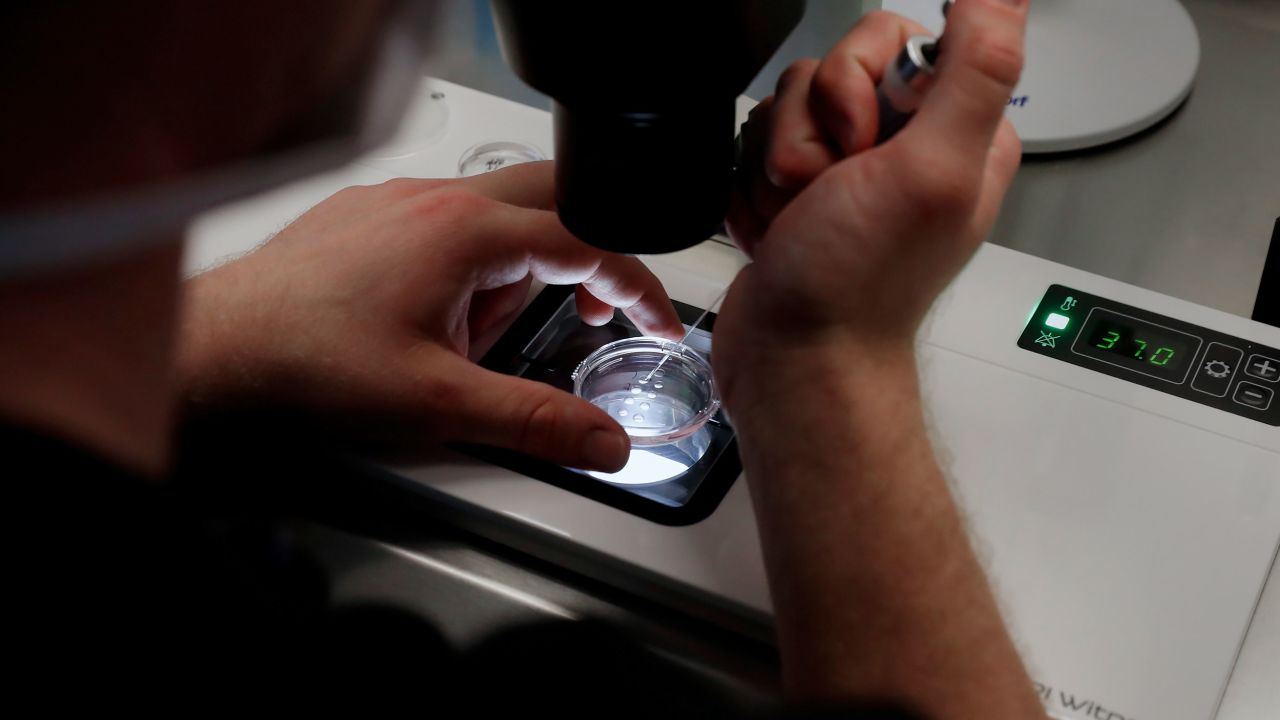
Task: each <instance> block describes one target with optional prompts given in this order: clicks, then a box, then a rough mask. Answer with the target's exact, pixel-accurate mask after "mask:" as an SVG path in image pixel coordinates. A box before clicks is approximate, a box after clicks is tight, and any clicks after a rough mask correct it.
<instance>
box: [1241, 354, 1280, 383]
mask: <svg viewBox="0 0 1280 720" xmlns="http://www.w3.org/2000/svg"><path fill="white" fill-rule="evenodd" d="M1244 372H1245V374H1246V375H1248V376H1249V377H1256V378H1258V379H1260V380H1266V381H1267V382H1276V381H1278V380H1280V360H1276V359H1275V358H1269V357H1266V356H1264V355H1257V354H1255V355H1250V356H1249V362H1247V363H1245V364H1244Z"/></svg>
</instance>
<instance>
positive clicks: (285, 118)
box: [0, 0, 421, 271]
mask: <svg viewBox="0 0 1280 720" xmlns="http://www.w3.org/2000/svg"><path fill="white" fill-rule="evenodd" d="M413 7H414V8H415V9H419V8H418V6H416V5H415V6H413ZM405 9H406V6H405V5H403V4H402V3H399V2H396V1H395V0H370V1H368V2H358V3H352V2H345V1H344V0H279V1H278V2H266V3H261V2H225V1H224V2H215V1H213V0H197V1H194V2H180V3H174V2H166V1H164V0H137V1H134V2H123V3H96V2H88V1H79V2H60V3H22V4H17V5H14V6H13V7H10V8H6V9H5V10H4V11H0V43H2V44H3V47H4V48H5V49H4V52H5V53H7V54H8V57H7V58H6V59H5V61H4V63H3V69H2V70H0V73H3V81H2V86H3V87H4V90H5V94H6V105H7V106H8V107H9V108H10V110H9V111H7V112H5V113H3V114H0V157H4V158H5V159H6V161H7V165H8V167H7V172H6V173H4V175H3V179H0V226H3V227H9V226H5V225H4V223H3V221H4V220H9V219H13V218H24V217H29V216H30V214H31V213H44V214H46V216H47V215H52V216H55V217H56V216H57V215H58V211H59V210H63V209H72V208H77V207H82V206H84V205H86V204H90V205H92V204H94V203H102V202H104V201H109V200H110V199H112V198H115V197H120V196H128V195H138V194H145V193H147V192H150V191H152V190H153V189H154V188H156V187H164V186H167V185H172V184H174V183H180V182H182V181H184V180H186V179H189V178H190V177H191V176H193V175H195V176H199V175H202V174H209V173H218V172H220V171H223V172H222V174H224V175H225V174H226V173H225V172H224V171H225V170H226V169H227V168H228V167H234V166H236V165H237V164H241V163H243V162H244V161H245V160H247V159H250V158H260V157H262V156H264V155H265V156H270V155H273V154H285V151H286V150H287V149H293V148H297V147H301V146H306V145H307V144H308V143H314V142H315V141H318V140H323V139H332V137H330V136H332V135H334V134H335V133H338V134H340V133H343V132H345V133H347V134H348V135H352V134H353V131H354V130H355V128H354V127H353V121H354V120H356V119H358V118H360V117H362V115H361V110H362V108H363V105H364V104H366V103H367V102H368V100H369V97H368V95H369V92H368V91H369V89H370V88H371V87H372V82H373V78H374V75H375V74H376V70H377V69H378V68H379V67H380V66H382V65H383V64H385V63H383V60H385V56H386V52H385V49H386V40H387V38H388V37H389V32H390V28H391V27H392V25H393V23H394V22H396V21H400V22H402V23H403V22H404V20H405V14H404V12H403V11H404V10H405ZM419 15H420V13H419ZM412 19H413V20H414V21H420V20H421V18H420V17H413V18H412ZM349 139H354V138H349ZM179 224H180V222H179ZM19 234H20V233H13V232H11V233H9V235H10V237H9V238H2V237H0V265H2V264H3V258H4V255H5V253H6V252H10V251H12V247H9V248H6V247H4V243H6V242H20V241H22V239H21V238H16V239H15V237H14V236H15V235H19ZM0 235H3V233H0ZM34 237H36V238H37V240H31V239H30V237H28V238H27V240H28V242H37V241H38V234H37V235H35V236H34ZM2 270H3V268H0V271H2Z"/></svg>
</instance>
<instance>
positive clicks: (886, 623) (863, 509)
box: [740, 350, 1043, 718]
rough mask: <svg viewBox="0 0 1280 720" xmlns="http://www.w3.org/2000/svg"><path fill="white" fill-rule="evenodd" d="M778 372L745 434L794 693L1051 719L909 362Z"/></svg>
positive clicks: (899, 357)
mask: <svg viewBox="0 0 1280 720" xmlns="http://www.w3.org/2000/svg"><path fill="white" fill-rule="evenodd" d="M778 367H779V368H780V370H779V371H778V372H782V373H786V374H787V375H789V377H777V376H776V374H775V376H774V379H773V380H772V381H771V382H770V384H771V385H773V386H774V387H775V388H778V390H779V391H782V392H778V391H770V390H763V391H762V392H761V393H760V397H761V398H768V399H767V402H768V403H769V404H770V407H769V409H768V411H767V412H761V411H760V410H761V409H762V408H760V407H755V408H754V409H753V410H752V411H751V412H748V413H745V414H744V416H743V417H744V420H745V421H744V422H742V423H740V432H741V435H742V446H743V448H744V450H743V459H744V463H745V466H746V472H747V477H748V478H749V481H750V483H751V489H752V494H753V498H754V502H755V506H756V514H757V518H758V520H759V523H760V528H761V534H762V542H763V546H764V548H765V554H766V562H767V564H768V568H769V578H770V585H771V588H772V592H773V600H774V605H775V608H776V611H777V622H778V634H779V642H780V644H781V649H782V655H783V666H784V675H785V678H784V680H785V683H786V685H787V687H788V689H789V690H790V691H791V692H792V693H794V694H795V695H798V696H803V697H811V698H826V699H834V698H849V697H876V698H884V699H893V700H898V701H902V702H904V703H907V704H908V705H909V706H912V707H915V708H917V709H919V710H921V711H922V712H924V713H925V714H926V715H927V716H928V717H930V718H970V717H972V718H977V717H982V718H991V717H999V718H1035V717H1043V710H1042V709H1041V707H1040V704H1039V701H1038V699H1037V698H1036V696H1035V695H1034V693H1033V692H1032V689H1031V681H1030V680H1029V678H1028V677H1027V675H1026V672H1025V670H1024V669H1023V667H1022V663H1021V660H1020V659H1019V657H1018V654H1017V652H1016V650H1015V649H1014V647H1013V644H1012V642H1011V641H1010V639H1009V636H1008V633H1007V632H1006V630H1005V628H1004V625H1003V622H1002V620H1001V618H1000V615H999V612H998V609H997V607H996V604H995V601H994V599H993V597H992V594H991V591H990V589H989V587H988V585H987V581H986V578H985V576H984V574H983V572H982V568H981V566H980V565H979V563H978V562H977V560H976V558H975V556H974V553H973V551H972V549H971V546H970V544H969V539H968V537H967V534H966V532H965V528H964V524H963V521H962V520H961V517H960V514H959V513H958V511H957V509H956V506H955V503H954V501H953V499H952V497H951V494H950V492H949V491H948V488H947V483H946V481H945V479H944V477H943V475H942V473H941V471H940V470H939V468H938V464H937V461H936V460H935V458H934V455H933V451H932V448H931V447H930V445H929V440H928V437H927V434H926V430H925V425H924V420H923V417H922V413H921V407H920V398H919V388H918V383H917V380H916V374H915V373H916V371H915V366H914V362H913V360H912V356H911V353H910V352H909V351H907V350H903V351H901V352H891V353H886V354H882V355H880V356H878V357H877V356H872V355H871V354H861V353H858V352H856V351H853V350H844V351H839V352H832V353H821V352H820V353H810V352H806V353H804V357H798V358H791V359H789V360H788V361H787V362H785V363H779V364H778ZM753 400H754V398H753Z"/></svg>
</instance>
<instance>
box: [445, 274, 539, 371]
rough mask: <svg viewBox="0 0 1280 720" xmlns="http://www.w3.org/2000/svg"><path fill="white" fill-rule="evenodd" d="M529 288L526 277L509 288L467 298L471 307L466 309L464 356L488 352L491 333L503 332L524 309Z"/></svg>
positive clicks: (488, 291)
mask: <svg viewBox="0 0 1280 720" xmlns="http://www.w3.org/2000/svg"><path fill="white" fill-rule="evenodd" d="M532 284H533V278H532V277H529V276H526V277H525V278H524V279H523V280H521V281H519V282H516V283H513V284H511V285H504V286H502V287H500V288H494V289H492V290H481V291H479V292H477V293H475V294H474V295H472V296H471V304H470V306H469V307H468V308H467V336H468V338H469V340H470V342H469V347H468V348H467V349H466V352H467V353H468V354H470V355H472V356H474V355H475V352H476V349H477V348H483V349H488V346H489V345H490V344H491V342H490V341H492V340H496V339H497V338H496V337H493V333H494V332H495V331H499V330H504V329H506V325H507V324H508V323H509V322H510V321H511V320H514V319H515V316H516V313H518V312H519V311H520V308H522V307H524V302H525V300H526V299H528V297H529V286H530V285H532ZM460 349H461V348H460Z"/></svg>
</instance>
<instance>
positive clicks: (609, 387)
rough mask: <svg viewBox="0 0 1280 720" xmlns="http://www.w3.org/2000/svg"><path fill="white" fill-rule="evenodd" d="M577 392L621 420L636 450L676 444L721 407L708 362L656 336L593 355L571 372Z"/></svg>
mask: <svg viewBox="0 0 1280 720" xmlns="http://www.w3.org/2000/svg"><path fill="white" fill-rule="evenodd" d="M664 358H665V361H664ZM573 392H574V394H575V395H577V396H578V397H580V398H583V399H584V400H586V401H587V402H589V403H591V404H592V405H595V406H596V407H598V408H600V409H601V410H604V411H605V412H606V413H609V415H610V417H612V418H613V419H614V420H617V421H618V423H619V424H621V425H622V427H623V428H625V429H626V431H627V434H628V435H630V436H631V444H632V445H633V446H646V445H664V444H667V443H674V442H677V441H679V440H681V439H683V438H686V437H688V436H690V435H692V434H693V433H695V432H697V431H698V430H699V429H701V428H702V426H703V425H705V424H706V422H707V420H709V419H711V417H712V416H713V415H715V414H716V411H717V410H718V409H719V408H720V396H719V394H718V393H717V392H716V384H715V379H714V378H713V377H712V375H711V365H710V363H708V362H707V360H706V358H704V357H702V355H700V354H699V353H698V352H697V351H696V350H694V349H693V348H690V347H688V346H687V345H681V344H680V343H678V342H673V341H671V340H666V339H663V338H656V337H636V338H627V339H625V340H617V341H615V342H611V343H609V344H608V345H605V346H603V347H601V348H600V349H599V350H596V351H595V352H593V353H591V354H590V355H588V356H587V358H586V359H585V360H583V361H582V363H581V364H579V365H578V367H577V369H576V370H574V371H573Z"/></svg>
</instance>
